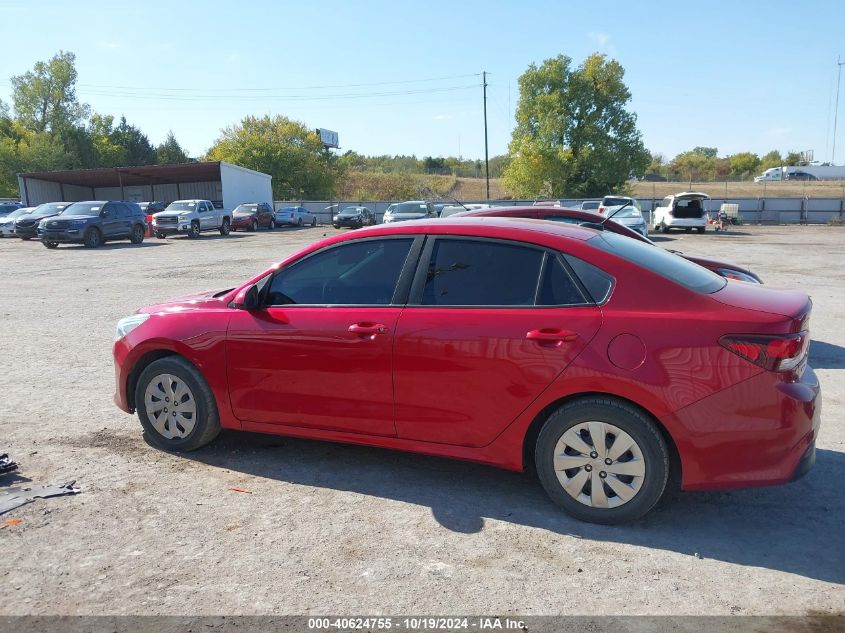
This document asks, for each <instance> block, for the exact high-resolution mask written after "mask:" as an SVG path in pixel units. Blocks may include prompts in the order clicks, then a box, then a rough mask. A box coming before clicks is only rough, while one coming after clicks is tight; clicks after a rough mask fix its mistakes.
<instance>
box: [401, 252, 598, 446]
mask: <svg viewBox="0 0 845 633" xmlns="http://www.w3.org/2000/svg"><path fill="white" fill-rule="evenodd" d="M545 304H547V305H545ZM600 324H601V310H600V308H598V307H597V306H595V305H593V304H592V303H591V302H589V301H588V300H586V299H585V297H584V295H583V294H582V292H581V290H580V286H579V285H578V284H577V283H576V282H575V281H574V280H573V279H572V278H571V272H570V271H569V269H568V267H567V266H566V264H565V263H564V262H563V261H562V258H560V257H559V256H558V255H557V254H555V253H553V252H550V251H547V250H545V249H543V248H538V247H535V246H533V245H529V244H524V243H521V242H509V241H503V240H489V239H482V238H467V237H451V236H450V237H446V236H443V237H437V238H435V239H433V238H431V237H429V239H428V242H427V244H426V247H425V249H424V252H423V255H422V259H421V264H420V268H419V270H418V271H417V275H416V277H415V279H414V284H413V288H412V290H411V300H410V301H409V304H408V307H407V308H406V309H405V311H403V312H402V314H401V315H400V317H399V320H398V323H397V326H396V341H395V356H394V367H395V369H394V378H393V382H394V392H395V394H396V430H397V434H398V436H399V437H402V438H407V439H414V440H424V441H430V442H439V443H444V444H452V445H461V446H475V447H477V446H485V445H487V444H489V443H490V442H491V441H492V440H493V439H494V438H495V437H496V436H497V435H498V434H499V433H501V432H502V431H503V430H504V429H505V428H506V427H507V426H508V425H509V424H510V423H511V422H512V421H513V420H514V419H516V417H517V416H518V415H519V414H520V413H521V412H522V411H523V410H524V409H525V408H526V407H527V406H528V405H529V404H531V402H533V401H534V399H536V398H537V397H538V396H539V395H540V394H541V393H542V392H543V390H544V389H545V388H546V387H547V386H548V385H549V384H550V383H551V382H552V381H553V380H554V379H555V378H556V377H557V376H558V375H559V374H560V373H561V372H563V371H564V369H565V368H566V367H567V366H568V365H569V364H570V363H571V362H572V361H573V360H574V359H575V357H576V356H577V355H578V354H579V353H580V352H581V350H583V349H584V347H585V346H586V345H587V343H588V342H589V341H590V340H591V339H592V338H593V336H594V335H595V333H596V332H597V331H598V329H599V326H600Z"/></svg>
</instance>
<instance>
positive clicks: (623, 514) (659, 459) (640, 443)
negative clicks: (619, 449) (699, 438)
mask: <svg viewBox="0 0 845 633" xmlns="http://www.w3.org/2000/svg"><path fill="white" fill-rule="evenodd" d="M593 421H595V422H603V423H606V424H610V425H613V426H615V427H617V428H618V429H620V430H622V431H624V432H625V433H627V434H628V435H630V436H631V438H633V440H634V441H635V442H636V446H637V447H638V448H639V450H640V451H641V453H642V457H643V462H644V466H645V468H644V473H645V474H644V476H643V477H642V482H641V486H640V488H639V489H638V490H637V492H636V493H635V494H634V496H633V497H632V498H631V499H630V500H628V501H627V502H624V503H622V504H621V505H618V506H617V507H607V508H602V507H592V506H590V505H587V504H586V503H582V502H581V501H579V500H578V499H576V498H575V497H573V496H571V495H570V494H569V493H568V492H567V491H566V490H564V488H563V484H562V483H561V481H560V480H559V479H558V475H557V473H556V471H555V469H554V458H555V448H556V446H557V443H558V440H560V439H561V437H562V436H563V434H564V433H565V432H566V431H568V430H569V429H570V428H572V427H574V426H576V425H580V424H584V423H586V422H593ZM582 437H583V436H582ZM590 441H591V440H590ZM611 446H612V444H611ZM627 454H628V453H625V454H623V455H627ZM534 461H535V466H536V470H537V475H538V477H539V479H540V483H541V484H542V485H543V488H544V489H545V491H546V493H547V494H548V495H549V497H550V498H551V499H552V501H554V502H555V503H556V504H557V505H559V506H560V507H561V508H563V509H564V510H565V511H566V512H567V513H568V514H570V515H572V516H573V517H575V518H576V519H580V520H581V521H588V522H590V523H602V524H605V525H614V524H619V523H629V522H631V521H635V520H637V519H639V518H640V517H642V516H644V515H645V514H646V513H648V511H649V510H651V509H652V508H653V507H654V506H655V504H656V503H657V502H658V501H659V500H660V497H661V496H662V495H663V491H664V490H665V488H666V482H667V479H668V476H669V453H668V450H667V448H666V442H665V441H664V440H663V436H662V435H661V434H660V431H659V430H658V429H657V427H656V426H655V425H654V423H653V422H652V421H651V420H650V419H649V418H648V416H647V415H646V414H644V413H643V412H642V411H640V410H639V409H637V408H636V407H634V406H632V405H629V404H627V403H625V402H621V401H618V400H614V399H612V398H603V397H587V398H582V399H579V400H574V401H572V402H569V403H567V404H565V405H563V406H562V407H560V408H559V409H558V410H557V411H555V412H554V413H553V414H552V415H551V416H550V417H549V419H548V420H546V422H545V424H544V425H543V428H542V430H541V431H540V434H539V436H538V438H537V444H536V448H535V452H534ZM620 462H621V459H620ZM600 464H601V462H599V465H596V466H595V469H599V468H602V466H601V465H600ZM592 468H593V467H592V466H590V467H588V466H585V467H584V470H592ZM578 470H580V469H578ZM561 472H562V473H564V476H565V475H566V474H567V473H568V472H573V473H574V472H575V471H574V470H573V471H561ZM601 472H602V471H599V474H601ZM573 478H574V476H573ZM593 479H595V473H594V472H593V473H591V474H590V476H589V479H588V480H586V481H585V483H584V490H586V487H587V483H588V482H589V483H590V486H592V480H593ZM631 479H632V481H633V478H631ZM599 481H604V479H601V480H599ZM617 481H618V480H617ZM602 486H603V488H604V491H605V493H607V492H608V491H609V492H610V493H611V494H610V495H607V497H608V498H609V499H613V498H615V493H614V492H613V491H612V488H611V487H610V486H609V485H607V484H604V483H602ZM590 490H591V494H592V488H590Z"/></svg>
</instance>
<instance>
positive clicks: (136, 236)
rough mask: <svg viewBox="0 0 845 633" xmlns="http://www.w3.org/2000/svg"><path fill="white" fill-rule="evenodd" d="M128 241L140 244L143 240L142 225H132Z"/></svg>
mask: <svg viewBox="0 0 845 633" xmlns="http://www.w3.org/2000/svg"><path fill="white" fill-rule="evenodd" d="M129 241H130V242H132V243H133V244H140V243H141V242H143V241H144V227H143V226H141V225H140V224H136V225H135V226H133V227H132V233H130V235H129Z"/></svg>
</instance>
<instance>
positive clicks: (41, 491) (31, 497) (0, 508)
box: [0, 481, 80, 514]
mask: <svg viewBox="0 0 845 633" xmlns="http://www.w3.org/2000/svg"><path fill="white" fill-rule="evenodd" d="M75 483H76V482H75V481H70V482H68V483H66V484H47V485H44V486H20V487H13V488H6V489H4V490H3V492H2V493H0V514H4V513H6V512H8V511H9V510H14V509H15V508H19V507H20V506H22V505H26V504H27V503H30V502H32V501H35V500H36V499H47V498H48V497H61V496H63V495H75V494H77V493H78V492H80V490H79V488H74V487H73V484H75Z"/></svg>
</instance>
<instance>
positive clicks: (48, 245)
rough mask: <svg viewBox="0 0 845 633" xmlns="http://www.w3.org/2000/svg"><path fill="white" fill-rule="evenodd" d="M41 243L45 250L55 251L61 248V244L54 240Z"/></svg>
mask: <svg viewBox="0 0 845 633" xmlns="http://www.w3.org/2000/svg"><path fill="white" fill-rule="evenodd" d="M41 243H42V244H43V245H44V248H49V249H51V250H52V249H54V248H58V247H59V243H58V242H55V241H53V240H42V241H41Z"/></svg>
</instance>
